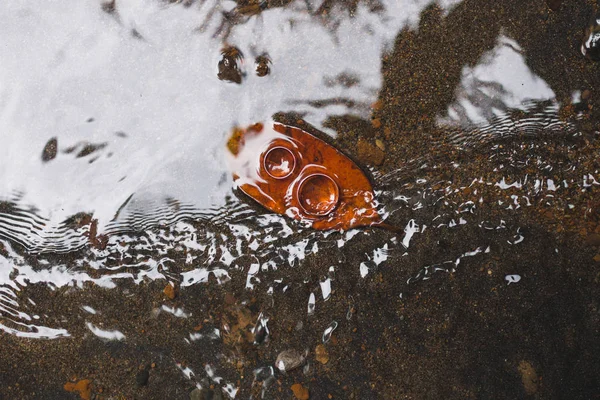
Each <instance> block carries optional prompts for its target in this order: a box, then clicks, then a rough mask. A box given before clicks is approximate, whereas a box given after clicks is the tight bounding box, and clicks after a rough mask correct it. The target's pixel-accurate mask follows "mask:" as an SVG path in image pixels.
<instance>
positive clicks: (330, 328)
mask: <svg viewBox="0 0 600 400" xmlns="http://www.w3.org/2000/svg"><path fill="white" fill-rule="evenodd" d="M337 327H338V323H337V322H336V321H333V322H331V323H330V324H329V326H328V327H327V328H326V329H325V331H324V332H323V343H327V342H329V339H331V335H332V334H333V331H335V330H336V328H337Z"/></svg>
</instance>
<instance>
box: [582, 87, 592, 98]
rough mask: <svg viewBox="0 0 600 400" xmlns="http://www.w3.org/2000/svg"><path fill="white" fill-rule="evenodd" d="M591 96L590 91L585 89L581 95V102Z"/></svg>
mask: <svg viewBox="0 0 600 400" xmlns="http://www.w3.org/2000/svg"><path fill="white" fill-rule="evenodd" d="M591 96H592V91H591V90H589V89H585V90H584V91H583V92H582V93H581V99H582V100H587V99H589V98H590V97H591Z"/></svg>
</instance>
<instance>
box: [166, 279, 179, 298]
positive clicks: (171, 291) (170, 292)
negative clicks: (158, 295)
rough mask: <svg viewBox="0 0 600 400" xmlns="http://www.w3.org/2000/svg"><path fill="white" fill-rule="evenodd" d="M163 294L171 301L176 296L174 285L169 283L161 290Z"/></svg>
mask: <svg viewBox="0 0 600 400" xmlns="http://www.w3.org/2000/svg"><path fill="white" fill-rule="evenodd" d="M163 293H164V294H165V296H167V297H168V298H169V299H171V300H173V299H174V298H175V296H177V292H176V291H175V285H174V284H173V283H172V282H169V283H168V284H167V286H165V288H164V289H163Z"/></svg>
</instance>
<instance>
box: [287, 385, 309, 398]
mask: <svg viewBox="0 0 600 400" xmlns="http://www.w3.org/2000/svg"><path fill="white" fill-rule="evenodd" d="M291 389H292V392H294V397H296V398H297V399H298V400H308V398H309V397H310V396H309V393H308V389H307V388H305V387H304V386H302V385H301V384H299V383H294V384H293V385H292V387H291Z"/></svg>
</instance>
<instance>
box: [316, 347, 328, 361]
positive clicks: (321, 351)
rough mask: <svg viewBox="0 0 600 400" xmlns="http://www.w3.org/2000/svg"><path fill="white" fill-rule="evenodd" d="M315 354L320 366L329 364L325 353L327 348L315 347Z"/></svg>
mask: <svg viewBox="0 0 600 400" xmlns="http://www.w3.org/2000/svg"><path fill="white" fill-rule="evenodd" d="M315 354H316V356H315V358H316V359H317V361H318V362H320V363H321V364H327V363H328V362H329V352H328V351H327V348H326V347H325V346H324V345H322V344H319V345H317V347H316V348H315Z"/></svg>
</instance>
